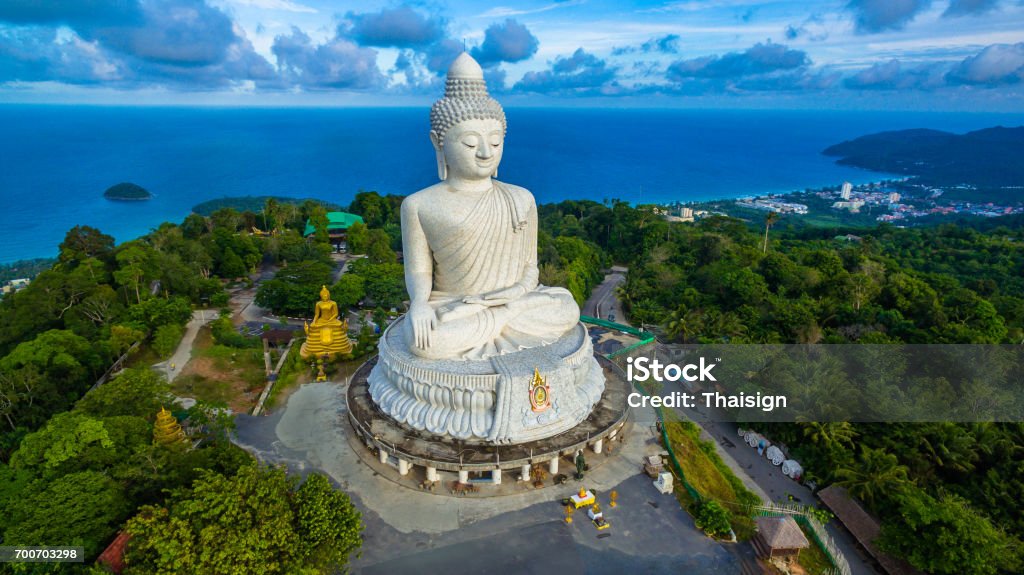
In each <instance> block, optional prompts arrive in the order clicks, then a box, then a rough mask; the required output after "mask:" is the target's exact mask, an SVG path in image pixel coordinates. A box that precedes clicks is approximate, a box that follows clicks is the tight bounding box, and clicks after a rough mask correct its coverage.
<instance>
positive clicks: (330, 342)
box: [299, 286, 352, 358]
mask: <svg viewBox="0 0 1024 575" xmlns="http://www.w3.org/2000/svg"><path fill="white" fill-rule="evenodd" d="M305 330H306V342H305V343H303V344H302V349H300V350H299V354H300V355H301V356H302V357H304V358H309V357H313V356H316V357H320V356H323V355H324V354H327V355H334V354H341V355H344V354H346V353H351V352H352V342H351V341H349V339H348V320H344V321H342V320H341V319H340V318H339V317H338V304H336V303H335V302H334V300H332V299H331V292H329V291H327V286H323V288H322V289H321V290H320V301H318V302H316V306H315V307H314V310H313V323H309V322H306V324H305Z"/></svg>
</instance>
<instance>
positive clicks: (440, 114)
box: [430, 52, 508, 146]
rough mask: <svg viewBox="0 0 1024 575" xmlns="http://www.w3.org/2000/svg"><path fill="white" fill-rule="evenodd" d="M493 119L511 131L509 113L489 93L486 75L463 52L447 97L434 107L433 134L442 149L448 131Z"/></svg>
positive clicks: (453, 67)
mask: <svg viewBox="0 0 1024 575" xmlns="http://www.w3.org/2000/svg"><path fill="white" fill-rule="evenodd" d="M486 119H492V120H497V121H498V122H501V126H502V129H508V123H507V122H506V120H505V110H503V109H502V108H501V104H499V103H498V101H497V100H495V99H494V98H492V97H491V96H490V94H488V93H487V83H486V82H485V81H484V71H483V68H481V67H480V64H478V63H477V61H476V60H474V59H473V57H472V56H470V55H469V54H468V53H466V52H463V53H462V54H459V57H458V58H456V59H455V61H454V62H452V65H451V67H449V68H448V79H447V81H446V82H445V89H444V97H443V98H441V99H440V100H438V101H436V102H434V105H433V106H431V107H430V131H431V133H432V134H433V135H434V136H435V137H436V138H437V141H438V142H439V144H440V145H442V146H443V145H444V136H445V133H447V132H448V129H449V128H451V127H452V126H454V125H455V124H458V123H459V122H462V121H465V120H486Z"/></svg>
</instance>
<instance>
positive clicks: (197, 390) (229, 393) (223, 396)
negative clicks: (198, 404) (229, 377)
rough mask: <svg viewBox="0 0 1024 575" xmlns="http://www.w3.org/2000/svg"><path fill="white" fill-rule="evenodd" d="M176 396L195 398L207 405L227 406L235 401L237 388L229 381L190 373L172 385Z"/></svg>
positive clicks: (177, 379) (178, 378)
mask: <svg viewBox="0 0 1024 575" xmlns="http://www.w3.org/2000/svg"><path fill="white" fill-rule="evenodd" d="M171 390H172V391H174V393H175V394H176V395H181V396H186V397H194V398H196V399H199V400H202V401H205V402H207V403H214V404H218V405H222V404H223V405H227V404H228V403H230V402H231V401H232V400H233V399H235V388H234V386H232V385H231V384H230V383H229V382H227V381H220V380H216V379H211V378H209V377H206V376H203V375H199V374H196V373H190V374H187V375H182V376H179V377H177V378H176V379H175V380H174V383H173V384H171Z"/></svg>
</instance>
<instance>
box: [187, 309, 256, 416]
mask: <svg viewBox="0 0 1024 575" xmlns="http://www.w3.org/2000/svg"><path fill="white" fill-rule="evenodd" d="M265 383H266V375H265V372H264V365H263V351H262V350H261V349H238V348H234V347H227V346H224V345H218V344H216V343H215V342H214V340H213V336H212V334H211V332H210V329H209V327H206V326H204V327H203V328H201V329H200V330H199V333H198V335H197V336H196V340H195V343H194V344H193V346H192V360H191V361H190V362H189V363H188V365H187V366H185V368H184V369H183V371H182V373H181V375H180V376H178V377H177V378H176V379H175V380H174V382H173V383H172V384H171V387H172V389H173V390H174V392H175V393H176V394H178V395H184V396H188V397H194V398H196V399H201V400H203V401H208V402H213V403H221V404H227V405H228V406H230V407H231V409H232V410H234V411H236V412H246V411H248V410H250V409H252V406H253V405H254V404H255V403H256V399H257V398H258V397H259V393H260V391H262V389H263V385H264V384H265Z"/></svg>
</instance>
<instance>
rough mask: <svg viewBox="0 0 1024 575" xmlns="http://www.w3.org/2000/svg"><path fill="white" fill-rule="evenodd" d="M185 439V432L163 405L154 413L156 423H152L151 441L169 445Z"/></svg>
mask: <svg viewBox="0 0 1024 575" xmlns="http://www.w3.org/2000/svg"><path fill="white" fill-rule="evenodd" d="M184 441H185V432H184V431H182V429H181V425H180V424H179V423H178V420H177V419H174V416H173V415H171V412H170V411H167V410H166V409H164V408H163V407H161V408H160V412H159V413H157V414H156V423H154V424H153V442H154V443H159V444H160V445H171V444H173V443H181V442H184Z"/></svg>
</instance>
